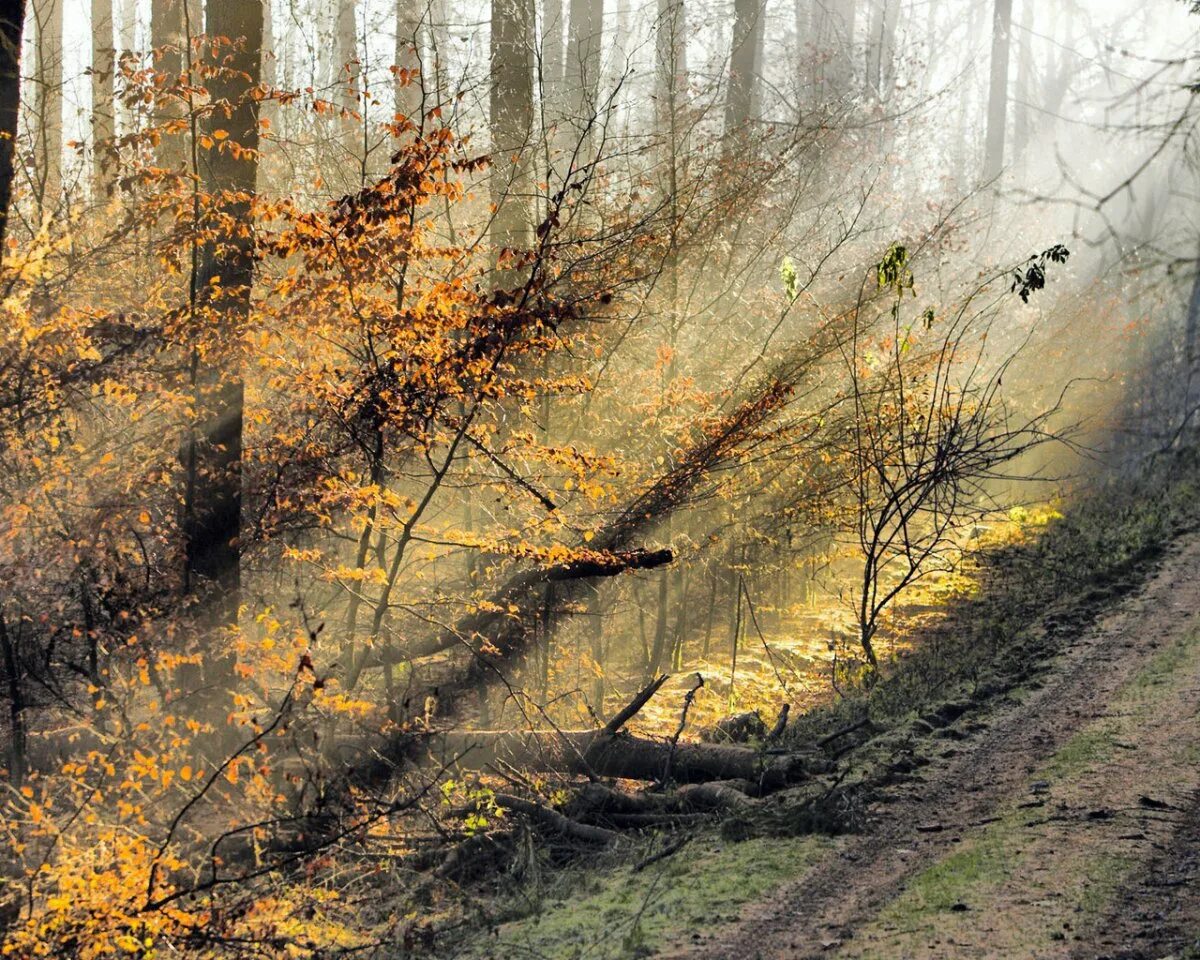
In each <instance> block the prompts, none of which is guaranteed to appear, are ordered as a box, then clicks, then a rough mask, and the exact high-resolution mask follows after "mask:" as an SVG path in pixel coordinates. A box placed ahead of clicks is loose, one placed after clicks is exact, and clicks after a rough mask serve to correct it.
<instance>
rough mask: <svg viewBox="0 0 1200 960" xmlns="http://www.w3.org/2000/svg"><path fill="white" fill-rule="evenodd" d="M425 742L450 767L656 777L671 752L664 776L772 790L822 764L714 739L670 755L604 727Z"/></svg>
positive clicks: (449, 734)
mask: <svg viewBox="0 0 1200 960" xmlns="http://www.w3.org/2000/svg"><path fill="white" fill-rule="evenodd" d="M426 748H427V749H428V750H429V752H430V753H431V755H432V757H433V758H434V759H435V760H438V761H439V762H445V761H447V760H449V759H451V758H455V757H457V758H458V760H457V766H459V767H464V768H467V769H488V768H492V767H496V766H499V765H500V763H501V762H503V763H506V764H509V765H511V766H514V767H518V768H522V769H529V770H541V771H548V772H555V773H567V774H574V775H577V776H598V777H613V778H616V779H621V780H647V781H654V780H658V779H659V778H660V777H661V776H662V772H663V770H664V769H665V767H666V763H667V759H668V757H671V775H672V778H673V779H674V780H675V781H676V782H678V783H706V782H709V781H713V780H743V781H748V782H750V783H752V784H756V785H757V786H758V787H759V788H760V789H778V788H779V787H782V786H786V785H787V784H789V783H794V782H796V781H798V780H800V779H803V778H804V777H806V776H809V775H811V774H814V773H822V772H825V770H826V769H827V768H828V763H827V762H826V761H824V760H823V759H822V758H820V757H817V756H812V755H805V754H780V755H770V754H763V753H761V752H759V751H757V750H752V749H750V748H748V747H740V746H734V745H730V744H719V743H680V744H678V745H676V746H675V748H674V755H673V756H672V747H671V744H670V743H669V742H667V741H663V740H654V739H650V738H647V737H635V736H631V735H630V734H627V733H618V734H610V733H607V732H606V731H604V730H566V731H554V730H550V731H544V730H536V731H532V732H512V731H496V730H474V731H465V732H464V731H446V732H443V733H438V734H432V735H430V737H429V739H428V741H427V744H426ZM629 812H640V811H629Z"/></svg>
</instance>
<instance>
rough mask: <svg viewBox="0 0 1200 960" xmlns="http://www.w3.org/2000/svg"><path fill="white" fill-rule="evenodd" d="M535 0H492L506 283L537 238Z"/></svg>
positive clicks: (495, 185)
mask: <svg viewBox="0 0 1200 960" xmlns="http://www.w3.org/2000/svg"><path fill="white" fill-rule="evenodd" d="M533 11H534V8H533V0H492V37H491V61H492V90H491V104H490V106H491V128H492V174H491V193H492V204H493V205H494V207H495V211H496V212H495V214H494V217H493V220H492V225H491V240H492V248H493V250H494V252H495V256H496V263H497V268H498V275H497V279H498V281H499V283H500V285H501V286H510V285H512V284H513V283H514V282H516V280H517V278H518V274H516V273H513V272H512V271H511V269H506V268H505V261H506V260H507V258H508V257H509V255H510V254H509V252H511V251H521V250H525V249H528V247H529V246H530V243H531V240H532V232H533V231H532V224H531V222H530V218H531V213H530V211H531V202H530V200H531V193H532V184H531V183H530V170H531V164H532V159H533V157H532V153H533V149H532V147H533V145H532V142H531V140H532V132H533V39H534V32H533V31H534V15H533Z"/></svg>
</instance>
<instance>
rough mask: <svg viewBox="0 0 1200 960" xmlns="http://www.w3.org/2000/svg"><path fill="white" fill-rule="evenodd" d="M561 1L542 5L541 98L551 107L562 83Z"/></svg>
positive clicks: (555, 102) (545, 0) (550, 0)
mask: <svg viewBox="0 0 1200 960" xmlns="http://www.w3.org/2000/svg"><path fill="white" fill-rule="evenodd" d="M564 23H565V21H564V18H563V0H544V2H543V4H542V97H543V98H544V100H545V101H546V103H547V104H550V105H551V106H552V107H553V106H555V105H557V104H558V98H559V94H560V93H561V89H562V81H563V59H564V56H563V26H564Z"/></svg>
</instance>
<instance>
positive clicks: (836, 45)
mask: <svg viewBox="0 0 1200 960" xmlns="http://www.w3.org/2000/svg"><path fill="white" fill-rule="evenodd" d="M857 6H858V4H857V0H830V2H829V3H828V5H826V6H825V7H824V15H825V24H824V29H823V31H822V34H823V41H824V46H825V47H826V49H827V50H828V52H829V68H828V72H827V73H826V75H825V79H826V87H827V89H828V90H829V92H830V93H832V94H833V95H834V96H843V95H845V93H846V92H847V91H849V90H850V87H851V84H852V83H853V81H854V26H855V19H856V18H857V15H858V10H857Z"/></svg>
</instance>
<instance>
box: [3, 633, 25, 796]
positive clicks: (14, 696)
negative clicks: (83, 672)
mask: <svg viewBox="0 0 1200 960" xmlns="http://www.w3.org/2000/svg"><path fill="white" fill-rule="evenodd" d="M0 662H2V663H3V665H4V676H5V680H6V681H7V687H8V690H7V693H8V728H9V743H8V777H9V780H10V781H11V782H12V783H14V784H16V785H18V786H19V785H20V784H21V783H22V782H23V781H24V779H25V767H26V760H27V756H28V750H27V745H26V742H25V741H26V737H25V734H26V731H25V689H24V687H23V686H22V685H21V661H20V658H19V657H18V656H17V650H16V645H15V644H14V643H13V639H12V637H11V636H10V634H9V632H8V621H7V620H6V619H5V618H4V616H3V615H0Z"/></svg>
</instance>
